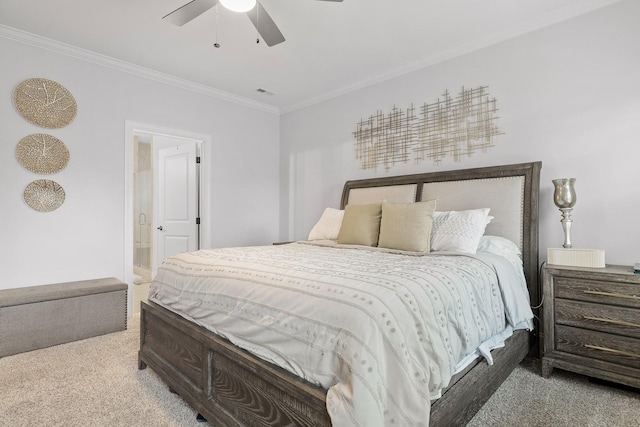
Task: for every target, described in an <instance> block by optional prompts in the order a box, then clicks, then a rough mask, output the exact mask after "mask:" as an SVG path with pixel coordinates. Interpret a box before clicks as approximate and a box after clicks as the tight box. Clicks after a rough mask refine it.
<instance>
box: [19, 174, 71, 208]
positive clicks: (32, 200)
mask: <svg viewBox="0 0 640 427" xmlns="http://www.w3.org/2000/svg"><path fill="white" fill-rule="evenodd" d="M64 198H65V194H64V189H63V188H62V187H61V186H60V184H58V183H57V182H55V181H51V180H50V179H38V180H36V181H33V182H32V183H30V184H29V185H27V188H25V189H24V201H25V202H26V203H27V205H29V207H31V208H32V209H33V210H36V211H38V212H51V211H55V210H56V209H58V208H59V207H60V206H62V204H63V203H64Z"/></svg>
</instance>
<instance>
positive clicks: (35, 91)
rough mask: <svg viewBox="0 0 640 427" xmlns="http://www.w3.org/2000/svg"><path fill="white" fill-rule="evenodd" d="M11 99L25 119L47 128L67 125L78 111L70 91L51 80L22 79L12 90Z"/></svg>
mask: <svg viewBox="0 0 640 427" xmlns="http://www.w3.org/2000/svg"><path fill="white" fill-rule="evenodd" d="M13 101H14V102H15V104H16V108H17V109H18V112H19V113H20V114H21V115H22V117H24V118H25V120H27V121H29V122H31V123H33V124H34V125H38V126H41V127H44V128H49V129H57V128H61V127H64V126H66V125H68V124H69V123H71V122H72V121H73V119H74V118H75V117H76V113H77V112H78V106H77V105H76V100H75V99H74V98H73V95H71V92H69V91H68V90H67V89H66V88H65V87H64V86H62V85H61V84H59V83H56V82H54V81H53V80H47V79H28V80H25V81H23V82H22V83H20V84H19V85H18V87H17V88H16V90H15V92H13Z"/></svg>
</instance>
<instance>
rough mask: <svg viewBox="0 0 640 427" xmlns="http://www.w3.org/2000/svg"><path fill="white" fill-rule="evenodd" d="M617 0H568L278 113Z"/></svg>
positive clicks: (474, 49)
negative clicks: (550, 10)
mask: <svg viewBox="0 0 640 427" xmlns="http://www.w3.org/2000/svg"><path fill="white" fill-rule="evenodd" d="M621 1H622V0H583V1H581V2H580V3H579V4H576V3H572V4H571V5H569V6H567V7H565V8H563V9H560V10H556V11H554V12H553V13H549V14H546V15H542V16H539V17H536V18H533V19H530V20H527V21H525V22H522V23H519V24H516V25H512V26H510V27H507V28H505V29H504V30H501V31H496V32H494V33H491V34H489V35H487V36H485V37H479V38H477V39H475V40H473V41H471V42H468V43H461V44H458V45H454V46H451V47H449V48H445V49H443V50H441V51H440V52H437V53H436V54H435V55H431V56H427V57H423V58H421V59H418V60H417V61H413V62H410V63H407V64H405V65H402V66H400V67H396V68H393V69H391V70H389V71H387V72H384V73H380V74H376V75H372V76H369V77H367V78H364V79H362V80H360V81H358V82H356V83H354V84H351V85H347V86H343V87H341V88H339V89H336V90H334V91H330V92H327V93H325V94H323V95H321V96H318V97H315V98H310V99H308V100H306V101H303V102H301V103H298V104H295V105H290V106H288V107H284V108H281V109H280V114H287V113H291V112H293V111H296V110H301V109H303V108H306V107H310V106H312V105H314V104H318V103H320V102H324V101H328V100H330V99H333V98H336V97H339V96H342V95H346V94H348V93H351V92H355V91H357V90H359V89H363V88H366V87H369V86H373V85H376V84H378V83H382V82H385V81H387V80H391V79H394V78H396V77H400V76H403V75H405V74H409V73H412V72H414V71H418V70H420V69H423V68H427V67H430V66H432V65H435V64H438V63H441V62H444V61H447V60H450V59H453V58H457V57H459V56H462V55H465V54H468V53H471V52H474V51H477V50H480V49H483V48H486V47H489V46H492V45H495V44H498V43H501V42H503V41H507V40H510V39H513V38H516V37H518V36H521V35H524V34H527V33H531V32H533V31H536V30H540V29H542V28H545V27H549V26H551V25H554V24H557V23H559V22H562V21H566V20H569V19H571V18H575V17H577V16H580V15H584V14H586V13H589V12H593V11H594V10H597V9H601V8H603V7H606V6H609V5H612V4H614V3H619V2H621Z"/></svg>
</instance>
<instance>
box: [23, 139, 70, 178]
mask: <svg viewBox="0 0 640 427" xmlns="http://www.w3.org/2000/svg"><path fill="white" fill-rule="evenodd" d="M16 157H17V158H18V161H19V162H20V164H21V165H22V166H24V167H25V168H27V169H29V170H30V171H31V172H35V173H40V174H52V173H57V172H60V171H61V170H62V169H64V168H65V167H66V166H67V164H68V163H69V150H68V149H67V146H66V145H64V142H62V141H60V140H59V139H58V138H56V137H55V136H51V135H47V134H46V133H34V134H31V135H28V136H25V137H24V138H22V139H21V140H20V142H18V145H17V146H16Z"/></svg>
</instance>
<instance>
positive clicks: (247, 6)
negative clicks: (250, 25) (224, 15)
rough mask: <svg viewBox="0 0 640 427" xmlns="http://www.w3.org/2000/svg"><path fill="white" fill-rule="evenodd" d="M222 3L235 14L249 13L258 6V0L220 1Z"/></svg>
mask: <svg viewBox="0 0 640 427" xmlns="http://www.w3.org/2000/svg"><path fill="white" fill-rule="evenodd" d="M220 3H222V5H223V6H224V7H226V8H227V9H229V10H231V11H234V12H248V11H250V10H251V9H253V8H254V7H255V6H256V0H220Z"/></svg>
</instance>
